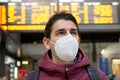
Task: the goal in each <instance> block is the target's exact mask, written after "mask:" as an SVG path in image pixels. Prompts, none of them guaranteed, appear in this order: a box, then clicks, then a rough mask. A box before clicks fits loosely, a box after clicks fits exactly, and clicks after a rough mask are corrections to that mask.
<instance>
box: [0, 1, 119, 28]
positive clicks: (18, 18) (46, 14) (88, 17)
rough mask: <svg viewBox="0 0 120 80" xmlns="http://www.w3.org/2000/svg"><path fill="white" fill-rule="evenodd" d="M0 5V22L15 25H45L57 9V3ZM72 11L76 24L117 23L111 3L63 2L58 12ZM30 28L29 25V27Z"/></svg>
mask: <svg viewBox="0 0 120 80" xmlns="http://www.w3.org/2000/svg"><path fill="white" fill-rule="evenodd" d="M6 4H7V6H6V5H0V24H4V26H5V24H7V25H6V26H7V27H8V28H9V27H12V28H13V27H15V26H19V27H20V26H21V27H23V26H24V27H25V26H26V27H29V26H32V25H34V26H35V25H36V26H38V25H39V27H40V25H41V26H42V29H43V25H45V24H46V23H47V21H48V19H49V18H50V17H51V16H52V15H53V14H55V13H56V12H57V11H58V8H57V7H58V6H57V5H51V4H39V3H38V4H33V3H29V4H27V3H6ZM61 11H67V12H70V13H72V14H73V15H74V16H75V18H76V19H77V22H78V24H115V23H119V22H118V21H119V20H118V13H117V6H115V5H112V4H99V5H84V3H74V4H73V3H63V4H62V5H59V12H61ZM30 28H31V27H30Z"/></svg>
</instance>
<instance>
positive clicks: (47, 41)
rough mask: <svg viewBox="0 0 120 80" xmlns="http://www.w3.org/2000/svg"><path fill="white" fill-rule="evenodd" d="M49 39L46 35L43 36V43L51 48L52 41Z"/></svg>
mask: <svg viewBox="0 0 120 80" xmlns="http://www.w3.org/2000/svg"><path fill="white" fill-rule="evenodd" d="M49 42H50V41H49V39H48V38H46V37H44V38H43V44H44V45H45V47H46V48H47V49H48V50H49V49H50V43H49Z"/></svg>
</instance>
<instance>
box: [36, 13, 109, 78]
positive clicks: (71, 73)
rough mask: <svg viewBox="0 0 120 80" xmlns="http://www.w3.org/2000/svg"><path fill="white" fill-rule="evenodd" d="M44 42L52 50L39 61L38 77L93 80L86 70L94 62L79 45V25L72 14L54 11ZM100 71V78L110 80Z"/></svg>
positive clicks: (45, 32)
mask: <svg viewBox="0 0 120 80" xmlns="http://www.w3.org/2000/svg"><path fill="white" fill-rule="evenodd" d="M43 43H44V45H45V47H46V48H47V50H48V51H47V52H46V53H45V54H44V56H43V58H42V59H41V61H40V63H39V68H40V73H39V75H38V79H37V80H90V77H89V75H88V72H87V70H86V67H87V66H89V65H90V62H89V60H88V57H87V56H86V55H85V54H84V53H83V52H82V51H81V49H80V48H79V44H80V37H79V29H78V25H77V22H76V20H75V18H74V17H73V16H72V14H69V13H58V14H55V15H53V16H52V17H51V18H50V19H49V21H48V23H47V24H46V28H45V31H44V38H43ZM98 71H99V74H100V80H108V79H107V77H106V76H105V74H104V73H103V72H102V71H101V70H99V69H98Z"/></svg>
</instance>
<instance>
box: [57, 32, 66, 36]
mask: <svg viewBox="0 0 120 80" xmlns="http://www.w3.org/2000/svg"><path fill="white" fill-rule="evenodd" d="M63 34H65V33H64V32H58V33H57V35H63Z"/></svg>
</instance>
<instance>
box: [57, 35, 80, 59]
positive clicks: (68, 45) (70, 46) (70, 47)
mask: <svg viewBox="0 0 120 80" xmlns="http://www.w3.org/2000/svg"><path fill="white" fill-rule="evenodd" d="M55 52H56V55H57V56H58V57H59V58H60V59H61V60H64V61H73V60H74V59H75V57H76V55H77V52H78V42H77V39H76V38H75V37H73V36H72V35H70V34H69V35H67V36H64V37H62V38H60V39H58V40H57V41H56V43H55Z"/></svg>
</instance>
